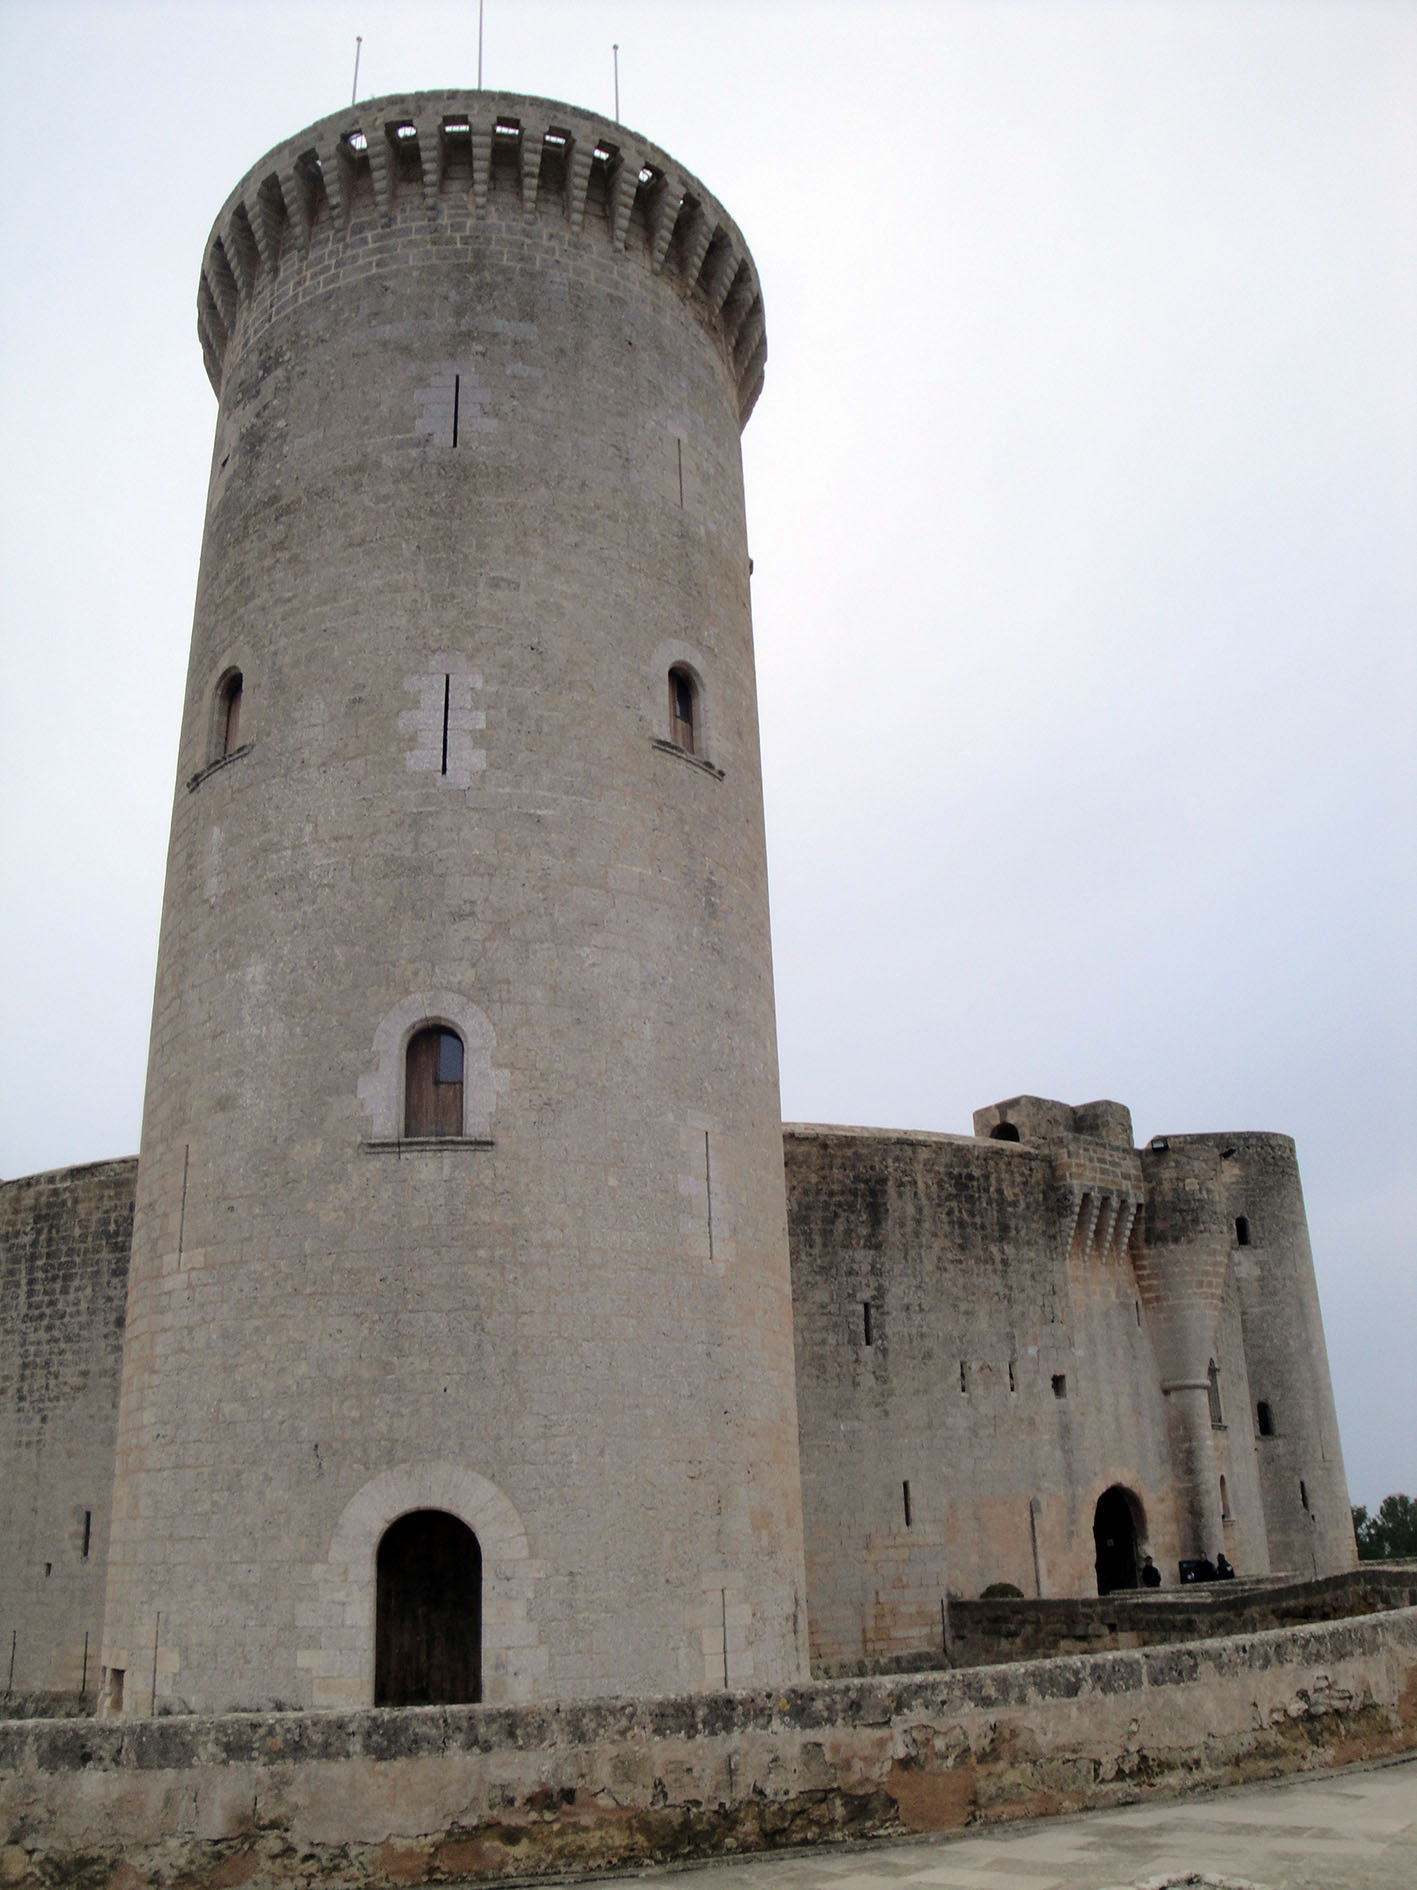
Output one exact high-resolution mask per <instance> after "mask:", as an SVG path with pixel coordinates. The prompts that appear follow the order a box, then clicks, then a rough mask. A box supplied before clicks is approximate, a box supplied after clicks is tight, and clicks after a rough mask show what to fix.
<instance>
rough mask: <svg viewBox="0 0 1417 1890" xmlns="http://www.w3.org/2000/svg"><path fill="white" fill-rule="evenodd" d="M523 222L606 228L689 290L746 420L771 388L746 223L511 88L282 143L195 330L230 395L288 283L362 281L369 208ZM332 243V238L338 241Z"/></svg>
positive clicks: (554, 103)
mask: <svg viewBox="0 0 1417 1890" xmlns="http://www.w3.org/2000/svg"><path fill="white" fill-rule="evenodd" d="M499 187H500V188H502V189H505V190H506V191H508V192H510V193H512V194H513V195H514V196H515V200H516V202H517V205H518V207H519V209H520V211H521V213H522V214H523V215H524V216H525V217H528V218H532V217H535V216H536V215H538V214H541V215H543V216H547V215H552V216H560V217H563V218H564V219H565V222H566V224H567V225H568V226H569V228H570V229H571V230H572V231H574V232H576V233H577V234H579V233H580V232H581V230H582V229H583V228H584V227H585V226H586V225H587V224H591V225H594V226H597V227H600V228H603V230H604V232H605V235H606V236H607V237H608V239H609V241H610V243H611V245H612V246H613V248H614V249H615V250H616V251H617V252H619V253H621V254H625V253H627V252H636V253H639V254H641V255H642V256H643V258H644V261H645V263H646V265H647V266H648V268H649V269H650V270H651V271H652V272H653V273H654V274H655V275H659V274H660V273H661V272H662V271H663V272H664V273H665V274H666V275H667V276H668V278H669V279H670V280H672V281H674V282H676V283H677V284H678V285H679V287H680V289H681V291H682V292H683V294H684V295H685V296H686V297H688V298H689V299H690V300H691V301H692V302H693V303H694V305H695V307H696V308H697V309H698V312H699V315H700V317H701V319H702V320H703V322H704V324H705V326H706V327H707V328H708V330H709V331H710V333H711V334H713V336H714V337H715V339H716V340H717V341H718V343H719V345H720V346H721V348H722V349H723V352H724V356H725V359H726V361H727V362H728V365H729V367H730V368H731V370H732V372H733V375H734V379H735V382H736V384H737V388H738V400H739V409H740V414H741V417H742V419H743V420H745V421H746V420H747V418H748V415H749V414H750V413H751V412H752V410H753V405H754V402H755V401H756V400H757V397H758V394H759V393H760V391H761V389H762V384H763V364H764V362H765V361H766V359H767V335H766V330H765V325H764V319H763V298H762V294H761V291H760V289H759V287H758V278H757V272H756V270H755V269H754V267H753V261H752V258H751V256H750V255H749V254H748V248H747V245H746V244H745V242H744V241H743V238H742V235H741V234H740V232H739V230H738V227H737V225H736V224H735V223H734V222H733V219H732V218H731V217H730V216H729V215H728V213H727V211H725V210H724V208H723V206H722V205H721V204H720V203H719V202H718V201H717V200H716V199H715V198H714V197H713V196H712V195H711V194H710V193H709V192H708V191H707V190H705V188H704V186H703V185H702V184H701V183H700V182H699V180H698V179H697V178H696V177H693V176H692V175H691V174H690V173H689V172H688V171H686V170H685V169H684V168H683V166H682V165H680V164H678V163H676V162H675V160H674V159H673V158H672V157H670V156H669V155H668V154H667V153H666V152H664V151H661V150H660V149H659V147H658V146H657V145H653V144H651V143H649V141H648V140H647V139H644V138H642V137H640V136H639V134H638V133H636V132H633V131H631V130H629V128H628V127H627V126H624V125H620V124H617V123H614V122H613V121H611V120H609V119H604V118H598V117H595V116H594V115H593V114H591V113H588V112H584V111H581V110H578V109H577V108H576V107H574V106H571V105H566V104H563V103H561V102H560V101H558V100H555V99H542V98H526V97H523V96H521V95H520V94H518V93H511V92H460V91H453V92H412V93H402V94H399V95H398V96H395V97H391V98H381V99H363V100H361V101H360V102H359V103H358V104H357V105H351V106H349V107H348V109H346V110H344V111H340V112H337V113H335V114H334V115H333V116H331V117H329V118H323V119H321V120H320V122H319V123H318V124H316V125H312V126H310V127H309V129H308V130H306V131H303V132H301V133H300V135H299V136H298V137H296V138H292V139H289V140H287V142H286V143H285V144H282V145H278V146H277V147H276V149H275V150H274V151H270V152H268V153H267V154H266V156H265V157H264V158H262V160H261V162H260V163H259V164H257V165H256V166H255V167H254V168H253V169H252V170H251V172H250V173H249V174H248V175H247V176H246V177H245V178H244V179H243V180H242V182H241V183H240V184H239V185H238V186H237V188H236V189H235V191H233V193H232V194H231V196H230V197H229V198H228V199H227V201H226V203H225V205H224V206H223V208H222V211H221V214H220V216H219V217H218V218H217V221H216V225H215V227H214V228H213V230H212V233H211V236H210V237H209V238H208V241H207V250H206V255H205V257H204V259H203V264H202V275H201V282H200V286H199V290H198V297H197V328H198V334H199V336H200V339H201V343H202V351H203V355H204V357H205V360H206V365H207V373H208V375H209V377H210V379H211V382H212V386H213V387H214V388H215V389H216V390H217V392H218V393H220V392H221V385H222V376H223V373H224V370H225V362H226V353H227V346H228V342H229V340H230V338H231V336H232V335H233V333H234V332H235V331H236V330H237V328H238V327H239V326H240V324H241V323H242V321H243V320H246V321H249V320H250V319H251V316H252V311H253V310H254V309H255V308H256V307H257V305H258V304H262V303H264V304H269V305H270V306H272V307H275V306H278V304H279V301H280V291H279V289H278V285H279V284H280V283H281V278H282V276H284V278H285V281H284V289H283V293H284V295H285V296H286V298H287V299H289V298H290V297H291V296H292V295H293V296H294V297H295V298H296V299H299V298H300V296H301V295H303V294H304V293H306V292H307V291H308V290H310V289H312V288H313V289H314V290H315V291H316V292H323V290H324V289H326V288H328V287H329V286H330V281H331V279H332V278H333V277H334V276H336V275H344V276H347V277H348V278H349V279H350V280H351V281H357V280H358V277H359V275H360V274H361V273H367V270H364V271H362V270H361V263H367V261H368V258H367V257H361V255H360V251H361V250H362V249H363V248H364V247H365V245H366V243H367V241H368V236H367V232H366V233H365V234H362V235H360V236H359V237H358V238H357V240H356V241H355V242H354V244H353V246H352V248H351V251H350V253H349V254H348V255H347V256H346V255H344V254H343V246H344V239H345V237H346V236H347V235H348V234H349V232H350V229H351V226H352V224H353V223H355V221H356V220H357V218H358V216H359V213H360V211H361V210H364V211H367V212H369V213H372V214H373V215H375V216H377V217H378V218H379V219H381V220H387V219H391V218H394V219H396V218H397V217H398V216H399V214H400V213H401V212H407V213H408V214H410V215H414V216H416V217H417V218H418V219H419V221H420V222H421V223H423V224H425V225H426V226H428V228H429V229H430V230H438V231H440V232H441V233H442V234H443V235H444V236H445V237H446V236H447V235H448V234H449V226H450V225H452V224H456V225H458V226H459V227H462V226H465V225H466V223H467V222H468V221H470V220H479V221H481V220H485V219H486V217H487V214H488V204H489V200H490V198H491V196H492V194H493V191H494V189H497V188H499ZM331 233H333V242H331V241H330V240H329V239H330V237H331Z"/></svg>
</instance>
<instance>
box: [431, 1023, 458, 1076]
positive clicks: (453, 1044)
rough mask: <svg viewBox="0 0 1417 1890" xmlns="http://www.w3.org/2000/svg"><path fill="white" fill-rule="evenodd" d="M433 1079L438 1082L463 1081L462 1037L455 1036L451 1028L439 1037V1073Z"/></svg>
mask: <svg viewBox="0 0 1417 1890" xmlns="http://www.w3.org/2000/svg"><path fill="white" fill-rule="evenodd" d="M433 1080H434V1081H435V1082H437V1083H460V1082H461V1081H462V1038H461V1037H457V1036H454V1034H453V1032H452V1031H451V1030H445V1031H444V1032H443V1034H442V1035H441V1036H440V1037H439V1039H438V1074H437V1076H436V1077H435V1078H434V1079H433Z"/></svg>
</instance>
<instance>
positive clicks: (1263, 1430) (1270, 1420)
mask: <svg viewBox="0 0 1417 1890" xmlns="http://www.w3.org/2000/svg"><path fill="white" fill-rule="evenodd" d="M1255 1422H1256V1424H1258V1426H1259V1432H1260V1436H1261V1437H1273V1436H1274V1413H1273V1412H1272V1411H1271V1410H1270V1408H1269V1406H1268V1405H1267V1404H1266V1403H1265V1401H1264V1399H1263V1398H1261V1399H1260V1401H1259V1403H1258V1404H1257V1405H1256V1406H1255Z"/></svg>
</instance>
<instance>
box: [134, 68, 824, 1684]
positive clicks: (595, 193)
mask: <svg viewBox="0 0 1417 1890" xmlns="http://www.w3.org/2000/svg"><path fill="white" fill-rule="evenodd" d="M199 327H200V332H201V338H202V343H203V347H204V349H205V353H206V359H207V366H208V372H209V374H210V376H211V379H212V382H213V385H214V386H215V388H216V390H217V393H218V396H219V399H220V411H219V415H218V420H217V433H216V447H215V452H214V455H213V461H212V475H211V490H210V497H209V502H208V508H207V519H206V533H205V541H204V547H203V555H202V564H201V574H200V579H199V583H198V595H197V604H196V617H195V625H194V629H193V636H192V655H191V667H190V672H189V677H188V685H187V697H186V709H185V715H184V721H183V729H182V747H181V756H180V763H179V769H178V785H177V790H176V802H175V811H174V816H173V823H172V840H171V848H170V853H169V859H168V874H167V892H166V900H165V905H164V911H163V920H162V934H161V945H160V955H159V964H158V974H157V989H156V997H155V1004H154V1017H153V1034H152V1047H151V1058H150V1065H149V1073H148V1090H147V1103H146V1111H145V1118H144V1125H143V1141H142V1156H141V1164H140V1179H139V1189H138V1209H137V1226H136V1231H135V1237H134V1250H133V1263H132V1278H131V1288H130V1300H129V1312H128V1340H127V1353H126V1360H125V1367H124V1377H123V1389H122V1398H121V1409H120V1418H119V1441H118V1478H117V1488H116V1494H115V1504H114V1521H113V1539H112V1551H111V1568H110V1576H109V1586H108V1595H107V1611H106V1617H105V1633H104V1642H105V1645H104V1654H103V1660H104V1664H105V1669H106V1679H105V1698H106V1705H107V1710H109V1711H119V1712H127V1713H134V1712H136V1713H145V1712H147V1711H149V1710H150V1708H151V1706H153V1705H154V1704H156V1706H157V1707H158V1708H159V1709H161V1708H162V1706H163V1705H164V1704H168V1705H172V1706H179V1707H186V1708H190V1709H195V1710H222V1709H229V1708H237V1707H261V1706H269V1705H271V1704H277V1703H279V1704H287V1705H292V1706H309V1705H314V1706H339V1705H358V1704H361V1703H369V1702H372V1701H375V1700H386V1701H393V1702H397V1701H401V1700H420V1699H469V1698H482V1699H485V1700H488V1701H493V1702H497V1701H508V1702H511V1701H525V1700H532V1699H542V1698H557V1697H562V1698H564V1697H575V1696H587V1695H604V1694H631V1695H635V1694H638V1695H644V1694H650V1693H658V1692H670V1691H679V1690H684V1689H699V1688H708V1687H722V1686H724V1685H728V1686H738V1685H746V1684H780V1683H782V1682H785V1681H789V1680H792V1679H795V1678H797V1677H799V1676H800V1675H801V1674H802V1672H803V1671H804V1658H805V1623H804V1621H803V1618H802V1610H803V1600H804V1592H805V1591H804V1586H803V1575H802V1527H801V1503H800V1493H799V1484H798V1468H797V1438H796V1416H795V1400H794V1386H793V1351H792V1328H791V1301H790V1290H789V1281H788V1260H787V1236H786V1217H785V1206H784V1189H783V1172H782V1142H781V1126H780V1111H779V1104H778V1088H777V1068H776V1050H775V1036H774V1020H773V997H772V971H771V963H770V954H769V936H768V906H767V884H766V874H765V862H764V843H763V818H762V800H761V783H760V776H759V759H758V738H757V723H756V701H755V692H754V676H753V653H752V641H751V626H750V618H749V600H748V572H749V562H748V552H747V545H746V539H745V528H744V514H743V489H742V473H741V461H740V454H739V432H740V429H741V426H742V423H743V421H744V420H745V419H746V417H747V415H748V414H749V412H750V411H751V409H752V406H753V403H754V400H755V399H756V397H757V393H758V390H759V387H760V386H761V382H762V365H763V359H764V355H765V352H766V348H765V341H764V330H763V311H762V300H761V296H760V294H759V290H758V284H757V278H756V274H755V271H754V267H753V263H752V260H751V258H750V257H749V255H748V252H747V249H746V247H745V246H744V243H743V240H742V237H741V236H740V234H739V232H738V230H737V228H736V226H735V225H734V223H733V222H732V220H731V219H730V218H729V217H728V216H727V214H726V213H725V211H724V210H723V209H722V207H721V206H720V205H719V204H718V203H716V202H715V200H714V199H713V198H712V197H711V196H710V195H709V194H708V192H707V191H706V190H704V189H703V187H702V186H701V185H700V184H699V183H698V182H697V181H696V180H695V179H694V178H693V177H691V176H690V175H688V173H686V172H685V171H684V170H683V169H682V168H681V167H680V166H679V165H677V164H676V163H675V162H674V160H673V159H672V158H670V157H668V156H667V155H666V154H665V153H664V152H662V151H659V150H657V149H656V148H655V147H654V146H652V145H649V144H647V143H645V142H644V140H643V139H641V138H639V137H638V136H636V135H635V134H634V133H631V132H629V131H627V130H626V129H625V128H624V127H623V126H620V125H615V124H611V123H609V122H607V121H605V120H602V119H598V118H594V117H591V116H588V115H587V114H586V113H584V112H581V111H577V110H574V109H572V108H571V107H569V106H566V105H561V104H554V103H551V102H550V101H547V100H543V99H534V98H524V97H513V96H508V95H503V94H495V93H486V92H446V93H441V92H440V93H420V94H417V95H412V96H405V97H397V98H386V99H382V100H379V101H376V102H374V103H361V104H360V105H358V106H355V107H353V108H351V109H350V110H348V111H344V112H341V113H339V114H337V115H336V116H334V117H332V118H328V119H325V120H323V121H322V122H321V123H319V124H317V125H315V126H314V127H312V128H311V129H310V130H308V131H306V132H304V133H302V134H301V135H300V136H299V137H297V138H294V139H292V140H290V141H289V142H288V143H286V144H284V145H282V146H280V147H279V148H278V149H277V150H275V151H272V152H271V153H270V155H269V156H268V157H266V158H264V159H263V160H262V161H261V163H259V164H258V165H257V166H256V167H255V168H254V169H253V170H252V171H251V172H250V173H249V175H248V176H247V177H246V178H245V179H244V180H243V182H242V183H241V184H240V185H239V186H238V188H237V190H236V191H235V192H234V194H233V195H232V196H231V198H230V199H229V200H228V202H227V204H226V206H225V208H224V209H223V210H222V213H221V215H220V216H219V218H218V219H217V223H216V226H215V229H214V230H213V233H212V236H211V239H210V242H209V244H208V248H207V252H206V259H205V263H204V267H203V270H202V277H201V289H200V305H199Z"/></svg>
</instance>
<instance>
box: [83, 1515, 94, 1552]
mask: <svg viewBox="0 0 1417 1890" xmlns="http://www.w3.org/2000/svg"><path fill="white" fill-rule="evenodd" d="M92 1540H93V1511H92V1510H91V1509H86V1510H85V1511H84V1547H83V1559H84V1560H85V1561H86V1562H87V1561H88V1559H89V1544H90V1543H91V1542H92Z"/></svg>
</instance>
